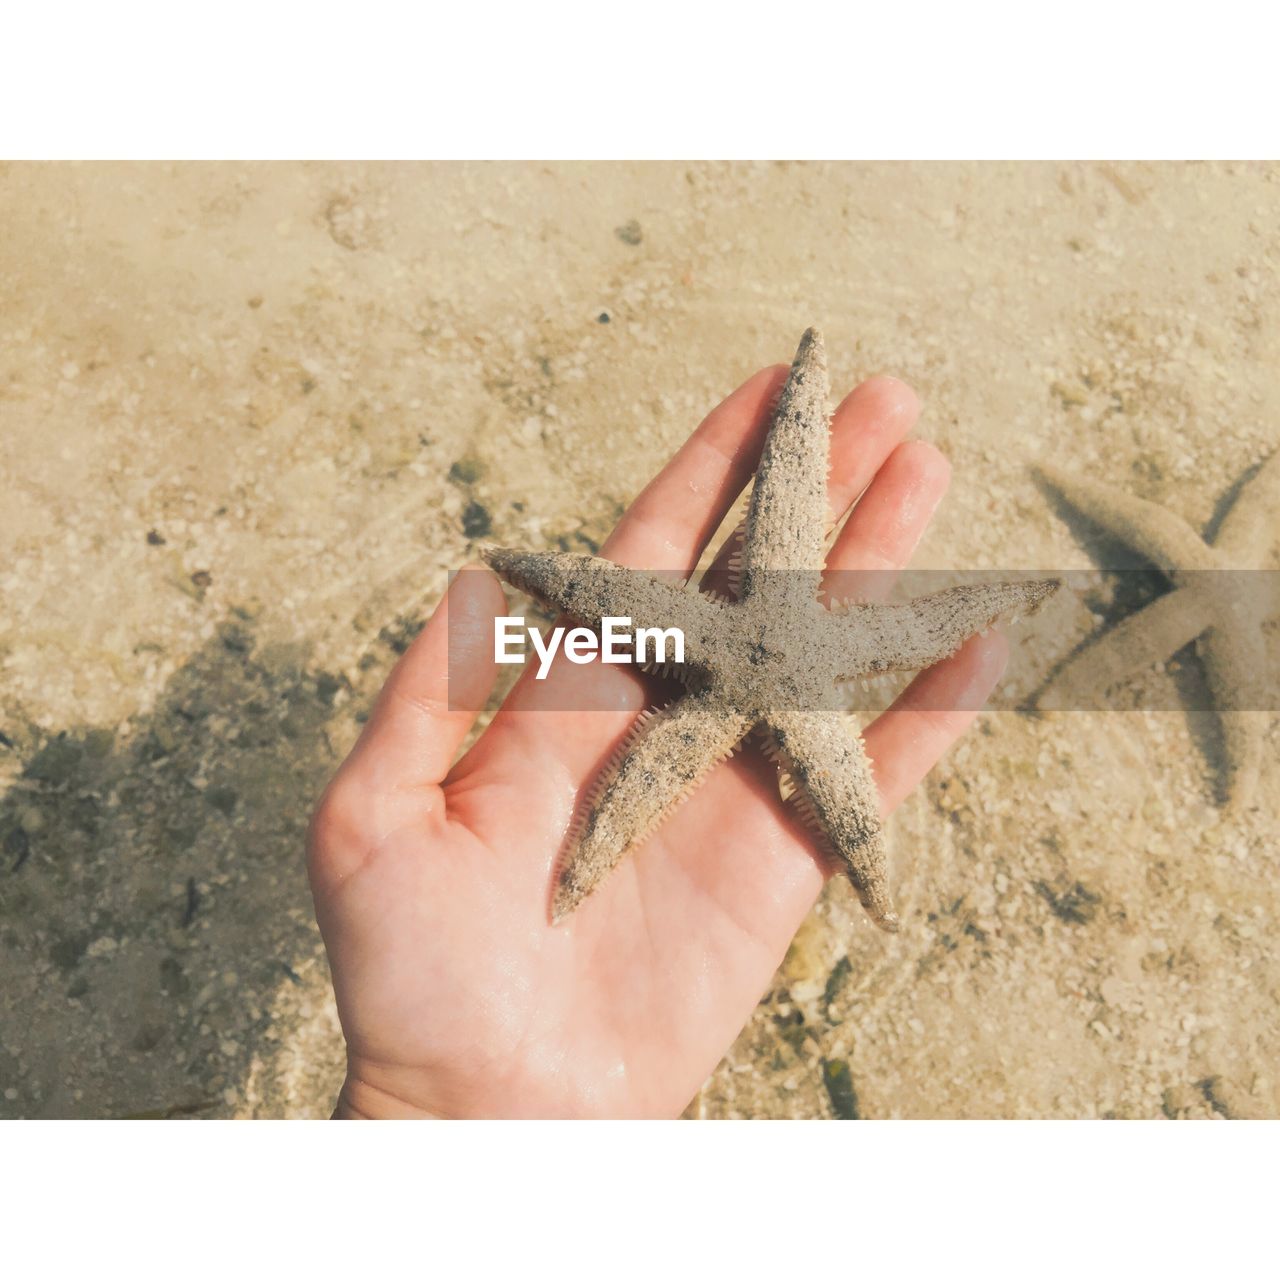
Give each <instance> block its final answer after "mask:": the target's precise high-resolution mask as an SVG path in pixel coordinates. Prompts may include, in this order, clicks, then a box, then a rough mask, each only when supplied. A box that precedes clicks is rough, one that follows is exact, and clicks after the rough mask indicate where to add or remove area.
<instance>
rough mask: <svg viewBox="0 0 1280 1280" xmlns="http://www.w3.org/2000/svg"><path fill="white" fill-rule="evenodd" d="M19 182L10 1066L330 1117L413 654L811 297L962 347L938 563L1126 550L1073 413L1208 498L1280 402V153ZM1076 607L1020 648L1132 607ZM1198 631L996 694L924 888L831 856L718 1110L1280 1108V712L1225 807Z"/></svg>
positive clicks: (1102, 447)
mask: <svg viewBox="0 0 1280 1280" xmlns="http://www.w3.org/2000/svg"><path fill="white" fill-rule="evenodd" d="M0 229H2V230H3V235H2V236H0V339H2V340H0V492H3V495H4V500H3V502H0V548H2V549H3V555H2V556H0V1117H19V1116H23V1117H67V1116H75V1117H107V1116H110V1117H117V1116H157V1117H159V1116H172V1117H179V1116H181V1117H186V1116H191V1117H231V1116H234V1117H304V1116H322V1115H327V1114H328V1113H329V1111H330V1110H331V1108H332V1105H333V1101H334V1096H335V1093H336V1090H337V1088H338V1085H339V1084H340V1082H341V1079H342V1073H343V1046H342V1038H341V1033H340V1030H339V1027H338V1023H337V1017H336V1013H335V1011H334V1007H333V998H332V993H331V990H330V987H329V975H328V969H327V965H326V962H325V958H324V952H323V948H322V946H321V944H320V939H319V935H318V932H317V930H316V927H315V923H314V920H313V917H312V909H311V901H310V896H309V893H308V889H307V883H306V874H305V868H304V864H303V837H304V832H305V828H306V824H307V820H308V817H309V814H310V811H311V808H312V806H313V804H314V801H315V798H316V797H317V795H318V793H319V791H320V789H321V788H322V787H323V785H324V782H325V780H326V779H327V777H328V776H329V774H330V773H331V772H332V770H333V769H334V768H335V767H336V765H337V763H338V762H339V761H340V760H341V758H342V757H343V755H344V754H345V752H346V751H347V749H348V748H349V747H350V745H351V744H352V742H353V741H354V740H355V737H356V735H357V734H358V732H359V730H360V726H361V723H362V719H363V717H364V716H365V714H366V713H367V710H368V708H369V706H370V703H371V700H372V698H373V696H374V695H375V693H376V691H377V689H378V688H379V686H380V684H381V682H382V680H383V679H384V678H385V676H386V674H387V672H388V671H389V670H390V668H391V666H392V664H393V663H394V662H395V660H396V657H397V656H398V654H399V653H401V652H403V650H404V648H405V646H406V645H407V643H408V641H409V640H410V639H411V638H412V636H413V635H414V634H415V633H416V629H417V628H418V627H419V626H420V624H421V622H422V620H423V618H424V617H425V616H426V614H427V613H428V612H429V611H430V609H431V608H432V606H433V605H434V603H435V602H436V601H437V600H438V598H439V596H440V594H441V592H442V591H443V589H444V587H445V584H446V580H447V575H448V573H449V572H450V571H451V570H455V569H457V568H459V567H461V566H462V565H463V564H464V563H466V562H467V560H468V559H469V558H470V557H471V552H472V549H473V548H474V545H475V544H476V542H477V541H479V540H482V539H493V540H495V541H499V542H502V543H504V544H507V545H511V546H519V547H536V546H551V545H559V546H562V547H564V548H565V549H570V550H594V549H596V548H597V547H598V546H599V544H600V543H601V541H602V540H603V538H604V536H605V535H606V534H607V533H608V531H609V529H610V527H611V526H612V524H613V522H614V521H615V520H616V518H617V516H618V515H619V513H620V512H621V510H622V509H623V508H624V507H625V505H626V504H627V502H628V501H629V500H630V499H631V498H632V497H633V496H634V495H635V493H636V492H637V491H638V490H639V488H640V487H641V485H642V484H643V482H644V480H645V479H646V478H647V477H648V476H649V475H650V474H651V473H652V472H653V471H654V470H655V469H656V468H657V466H658V465H659V464H660V463H661V462H662V461H663V460H664V459H665V458H666V457H667V456H668V454H669V453H670V452H671V451H672V450H673V449H674V448H675V447H676V446H677V445H678V444H679V443H680V442H681V441H682V440H683V439H684V438H685V437H686V435H687V434H688V432H689V431H690V430H691V429H692V427H693V426H694V425H696V423H697V422H698V420H699V419H700V418H701V417H702V416H703V414H705V413H706V411H707V410H708V409H710V408H711V407H712V406H713V405H714V404H715V403H716V402H717V401H718V400H719V399H720V398H721V397H722V396H723V395H724V394H726V393H727V392H728V391H729V390H731V389H732V388H733V387H734V386H736V385H737V384H738V383H740V382H741V381H742V380H743V379H744V378H746V377H747V376H748V375H749V374H750V373H752V372H753V371H754V370H756V369H757V368H759V367H760V366H762V365H766V364H770V363H775V362H778V361H785V360H788V359H789V358H790V356H791V353H792V351H793V349H794V347H795V343H796V340H797V338H798V336H799V334H800V333H801V331H802V330H803V329H804V328H805V326H806V325H809V324H819V325H821V326H822V328H823V330H824V331H825V334H826V340H827V346H828V352H829V356H830V361H831V372H832V381H833V387H834V388H835V390H836V393H837V394H838V395H842V394H843V393H844V392H845V391H846V390H848V389H849V388H850V387H852V386H853V385H854V384H855V383H856V382H858V381H859V380H860V379H862V378H865V377H867V376H869V375H871V374H875V373H890V374H894V375H896V376H897V377H900V378H902V379H905V380H906V381H908V382H910V383H911V384H912V385H913V386H914V387H915V388H916V390H917V391H918V392H919V394H920V396H921V399H922V401H923V405H924V411H923V416H922V419H921V424H920V427H919V432H918V433H919V434H920V435H921V436H923V437H925V438H927V439H929V440H931V441H933V442H934V443H935V444H936V445H938V446H939V448H941V449H942V450H943V451H944V452H945V453H946V454H947V456H948V457H949V459H950V461H951V463H952V466H953V469H954V479H953V484H952V488H951V492H950V495H949V496H948V499H947V501H946V502H945V504H944V505H943V506H942V507H941V509H940V510H939V512H938V515H937V518H936V519H935V521H934V524H933V526H932V528H931V529H930V531H929V533H928V535H927V537H926V539H925V541H924V543H923V544H922V546H921V548H920V551H919V554H918V556H917V558H916V561H915V563H916V565H918V566H920V567H923V568H928V569H938V570H953V569H982V570H1020V571H1025V570H1037V571H1038V570H1052V571H1070V570H1090V569H1096V568H1099V567H1109V566H1112V565H1115V564H1116V563H1117V555H1118V548H1117V547H1116V546H1115V544H1114V543H1113V542H1111V541H1109V540H1107V539H1105V538H1102V537H1099V536H1098V535H1097V533H1096V531H1090V530H1089V529H1088V528H1087V527H1085V526H1083V525H1082V524H1081V523H1080V522H1077V521H1073V520H1070V519H1068V518H1064V514H1063V512H1062V510H1061V509H1060V508H1059V507H1057V506H1055V504H1054V503H1053V502H1051V501H1049V500H1048V499H1047V498H1046V495H1045V493H1044V492H1043V490H1042V489H1041V488H1040V487H1038V486H1037V484H1036V483H1035V481H1034V479H1033V475H1032V468H1033V467H1034V466H1035V464H1036V463H1037V462H1040V461H1053V462H1055V463H1057V464H1059V465H1061V466H1064V467H1070V468H1072V469H1074V470H1076V471H1079V472H1082V473H1087V474H1091V475H1094V476H1096V477H1098V478H1100V479H1104V480H1106V481H1107V482H1108V483H1110V484H1112V485H1115V486H1117V487H1119V488H1122V489H1124V490H1126V491H1128V492H1130V493H1133V494H1135V495H1138V496H1140V497H1142V498H1146V499H1150V500H1152V501H1155V502H1158V503H1161V504H1164V505H1167V506H1168V507H1170V508H1171V509H1173V510H1175V511H1177V512H1178V513H1180V514H1181V515H1182V516H1184V517H1185V518H1186V519H1187V520H1188V521H1189V522H1190V523H1191V524H1192V525H1193V526H1194V527H1195V528H1196V529H1198V530H1200V529H1206V528H1212V527H1213V525H1214V522H1215V521H1217V520H1220V519H1221V515H1222V512H1223V510H1224V507H1225V505H1226V504H1228V503H1229V502H1230V501H1231V499H1232V497H1233V495H1235V494H1236V493H1237V492H1238V490H1239V487H1240V485H1241V483H1242V482H1243V481H1245V480H1247V478H1248V477H1249V476H1250V475H1251V474H1253V471H1254V469H1255V468H1256V467H1257V466H1258V465H1259V464H1260V463H1262V462H1263V461H1264V460H1265V459H1266V458H1268V457H1269V456H1270V455H1271V454H1272V452H1273V451H1274V450H1275V449H1276V448H1277V446H1278V445H1280V372H1278V371H1280V272H1278V270H1277V268H1278V267H1280V166H1275V165H1270V166H1267V165H1256V164H1240V165H1232V164H1211V165H1205V164H1185V165H1183V164H1176V165H1175V164H1059V163H1035V164H975V165H967V164H904V165H875V164H869V165H864V164H803V163H758V164H713V163H705V164H704V163H699V164H687V163H670V164H667V163H662V164H634V163H626V164H612V163H610V164H547V165H542V164H530V163H524V164H510V165H504V164H462V165H454V164H449V165H426V164H411V165H394V164H375V163H360V164H292V163H271V164H260V165H249V164H246V165H239V164H158V163H157V164H147V165H134V164H96V165H89V164H85V165H79V164H57V165H24V164H6V165H0ZM1277 519H1278V520H1280V513H1278V515H1277ZM1270 551H1271V553H1272V554H1273V561H1272V567H1273V568H1276V567H1280V559H1274V553H1275V552H1276V547H1275V545H1274V542H1273V544H1272V546H1271V548H1270ZM1150 578H1151V582H1150V583H1149V584H1148V589H1149V590H1150V591H1151V592H1153V593H1154V592H1157V591H1158V590H1159V589H1160V588H1159V583H1158V579H1157V578H1156V576H1155V575H1154V574H1153V575H1150ZM1055 607H1056V608H1058V609H1059V612H1058V614H1057V615H1056V618H1057V620H1058V623H1059V624H1060V625H1057V626H1055V627H1054V628H1053V629H1051V630H1049V631H1035V630H1032V631H1030V632H1028V633H1026V634H1025V635H1024V636H1023V637H1022V638H1021V639H1019V638H1018V637H1017V636H1016V635H1015V637H1014V643H1015V646H1016V645H1019V644H1021V645H1024V646H1025V647H1026V649H1027V652H1026V654H1025V655H1024V656H1025V659H1026V669H1027V670H1030V671H1035V670H1043V669H1044V668H1045V667H1046V666H1047V665H1048V664H1050V663H1052V662H1053V661H1054V660H1057V659H1061V658H1062V657H1063V656H1064V652H1065V651H1066V649H1069V647H1070V645H1071V644H1073V643H1080V642H1082V641H1084V640H1085V639H1087V638H1088V637H1089V636H1091V635H1093V634H1095V633H1098V632H1101V631H1102V630H1103V629H1105V628H1106V627H1107V626H1109V625H1112V624H1114V622H1115V621H1116V620H1117V619H1118V618H1120V617H1122V616H1123V612H1124V608H1125V607H1126V605H1125V602H1124V601H1123V600H1113V601H1110V602H1108V601H1107V600H1106V599H1102V600H1101V601H1099V600H1096V599H1092V598H1090V599H1085V598H1082V597H1080V596H1079V595H1070V594H1067V595H1064V598H1063V599H1062V600H1061V601H1060V602H1059V603H1058V604H1056V605H1055ZM1268 643H1269V645H1270V655H1271V669H1273V670H1274V669H1276V662H1277V656H1278V654H1280V636H1278V635H1277V634H1276V633H1275V627H1274V625H1272V627H1271V630H1270V631H1269V633H1268ZM1055 645H1056V646H1057V648H1056V650H1055V649H1054V646H1055ZM1051 650H1052V651H1051ZM1171 682H1172V683H1171ZM1179 682H1181V683H1183V684H1186V685H1187V686H1188V687H1189V688H1191V689H1192V690H1193V691H1194V689H1195V688H1201V687H1203V673H1202V672H1201V671H1200V669H1199V660H1198V658H1197V655H1196V652H1195V650H1194V647H1193V646H1189V647H1188V648H1187V649H1185V650H1183V651H1182V652H1180V653H1179V654H1178V655H1177V657H1176V658H1175V659H1174V660H1172V661H1170V662H1169V663H1166V664H1164V665H1163V667H1161V668H1155V667H1153V668H1152V669H1151V670H1150V671H1148V672H1146V673H1144V674H1143V675H1141V676H1140V677H1139V678H1137V679H1136V680H1135V681H1133V682H1132V686H1131V687H1130V689H1129V690H1128V691H1127V692H1126V694H1125V695H1124V701H1123V702H1122V704H1121V705H1120V707H1119V708H1118V709H1112V710H1107V711H1098V712H1089V711H1079V710H1075V711H1064V712H1060V713H1056V714H1052V715H1045V716H1034V715H1031V714H1029V713H1027V712H1026V711H1024V710H1018V709H1017V708H1016V701H1017V699H1016V698H1011V699H1008V700H1006V702H1002V708H1001V709H1000V710H997V711H993V712H991V713H989V714H987V715H985V716H984V717H983V718H982V720H981V721H980V724H979V726H978V727H977V728H976V729H975V731H974V732H973V733H972V734H971V735H970V736H969V737H967V738H966V739H965V740H964V741H963V742H962V743H961V744H960V746H959V747H957V749H956V750H955V751H954V752H952V754H951V755H949V756H948V757H947V758H946V759H945V761H944V762H943V763H942V764H941V766H940V767H939V768H938V769H937V770H936V771H935V772H934V774H932V775H931V777H930V779H929V780H928V782H927V783H926V784H925V785H924V786H922V787H921V788H920V789H919V790H918V791H917V793H916V794H915V795H914V797H913V798H912V799H911V800H909V801H908V802H907V804H906V805H905V806H904V807H903V808H902V809H901V810H900V811H899V813H898V814H897V815H896V816H895V817H894V819H893V821H892V822H891V824H890V825H889V828H888V838H889V846H890V853H891V858H892V865H893V871H894V875H895V878H896V881H897V884H898V886H899V890H898V893H899V900H900V902H901V905H902V908H903V916H904V927H903V930H902V932H901V933H900V934H899V935H897V936H896V937H888V936H886V935H884V934H882V933H880V932H878V931H877V930H876V929H875V928H874V927H873V926H872V925H871V924H870V923H869V921H868V920H867V919H866V918H865V917H864V915H863V913H862V912H861V910H860V908H859V906H858V904H857V901H856V899H855V898H854V896H853V894H852V892H851V890H850V888H849V886H848V885H847V884H846V883H844V882H842V881H835V882H833V883H832V884H831V885H830V886H828V889H827V891H826V892H825V894H824V896H823V899H822V901H821V902H820V903H819V905H818V907H817V908H816V909H815V911H814V912H813V914H812V915H811V917H810V918H809V920H808V921H807V923H806V925H805V926H804V928H803V929H802V931H801V933H800V934H799V936H798V937H797V939H796V941H795V944H794V945H793V947H792V948H791V951H790V953H789V955H788V957H787V959H786V961H785V963H784V964H783V966H782V968H781V969H780V971H779V972H778V974H777V976H776V978H775V980H774V983H773V986H772V988H771V989H770V991H769V993H768V994H767V996H766V998H765V1000H764V1001H763V1002H762V1004H761V1005H760V1007H759V1009H758V1010H757V1012H756V1014H755V1016H754V1017H753V1019H752V1020H751V1022H750V1023H749V1024H748V1026H747V1027H746V1028H745V1030H744V1031H743V1033H742V1035H741V1037H740V1038H739V1040H738V1041H737V1043H736V1044H735V1045H734V1046H733V1048H732V1049H731V1050H730V1052H729V1053H728V1055H727V1056H726V1058H725V1060H724V1061H723V1062H722V1064H721V1065H720V1067H719V1068H718V1069H717V1070H716V1072H715V1073H714V1074H713V1075H712V1077H711V1078H710V1079H709V1080H708V1081H707V1082H706V1084H705V1085H704V1087H703V1089H702V1090H701V1092H700V1093H699V1095H698V1096H697V1097H696V1098H695V1099H694V1100H693V1102H692V1103H691V1105H690V1108H689V1114H690V1115H691V1116H697V1117H706V1118H718V1117H736V1116H756V1117H827V1116H844V1117H853V1116H859V1117H863V1118H882V1117H1104V1116H1105V1117H1121V1118H1146V1117H1161V1116H1168V1117H1171V1118H1179V1117H1191V1118H1200V1117H1203V1118H1213V1117H1273V1118H1274V1117H1277V1116H1280V1073H1277V1070H1276V1067H1275V1063H1276V1062H1277V1061H1278V1060H1280V961H1277V959H1276V956H1275V952H1274V947H1273V946H1272V945H1271V939H1272V938H1273V936H1274V934H1275V931H1276V928H1277V924H1278V923H1280V921H1278V918H1277V917H1278V914H1280V889H1278V888H1277V886H1278V885H1280V841H1278V840H1277V836H1278V834H1280V828H1278V824H1277V818H1276V811H1277V800H1278V799H1280V770H1277V767H1276V760H1275V757H1276V748H1277V744H1278V742H1280V733H1278V731H1277V725H1276V723H1275V720H1276V718H1275V717H1273V718H1272V720H1271V723H1270V729H1269V732H1268V737H1267V742H1266V750H1265V754H1264V759H1263V764H1262V772H1261V780H1260V785H1259V789H1258V792H1257V797H1256V800H1255V802H1254V804H1253V805H1252V807H1251V808H1249V809H1248V810H1247V811H1246V812H1244V813H1243V814H1241V815H1238V816H1232V817H1231V818H1230V819H1228V818H1227V817H1226V816H1224V811H1223V809H1222V807H1221V805H1220V804H1219V801H1218V795H1217V791H1218V786H1219V780H1220V774H1221V768H1222V759H1221V742H1220V740H1219V735H1218V732H1217V730H1216V728H1215V725H1214V723H1213V717H1212V716H1211V715H1207V714H1205V713H1204V710H1203V706H1202V705H1201V702H1198V701H1197V699H1196V698H1195V697H1194V696H1190V697H1188V698H1186V699H1183V698H1182V697H1181V695H1180V694H1178V693H1176V692H1175V693H1174V694H1172V695H1171V693H1170V689H1171V688H1175V689H1176V688H1177V687H1180V684H1179ZM1024 692H1025V691H1024ZM1201 701H1202V700H1201ZM1268 1064H1270V1065H1268Z"/></svg>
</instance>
